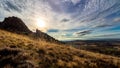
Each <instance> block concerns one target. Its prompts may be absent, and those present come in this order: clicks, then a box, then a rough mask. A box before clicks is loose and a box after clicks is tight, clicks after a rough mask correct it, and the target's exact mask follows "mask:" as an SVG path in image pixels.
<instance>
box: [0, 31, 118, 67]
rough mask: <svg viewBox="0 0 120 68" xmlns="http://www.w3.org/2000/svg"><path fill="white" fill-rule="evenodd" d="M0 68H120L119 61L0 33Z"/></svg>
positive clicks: (116, 58) (110, 57)
mask: <svg viewBox="0 0 120 68" xmlns="http://www.w3.org/2000/svg"><path fill="white" fill-rule="evenodd" d="M0 68H120V58H118V57H112V56H108V55H103V54H98V53H92V52H88V51H85V50H78V49H75V48H73V47H68V46H62V45H58V44H53V43H48V42H45V41H37V40H32V39H30V38H29V37H27V36H23V35H17V34H13V33H10V32H7V31H3V30H0Z"/></svg>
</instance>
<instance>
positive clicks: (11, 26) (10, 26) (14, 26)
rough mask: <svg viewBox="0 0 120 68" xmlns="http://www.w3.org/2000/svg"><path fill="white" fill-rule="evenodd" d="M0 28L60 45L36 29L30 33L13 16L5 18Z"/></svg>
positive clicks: (20, 21)
mask: <svg viewBox="0 0 120 68" xmlns="http://www.w3.org/2000/svg"><path fill="white" fill-rule="evenodd" d="M0 28H1V29H3V30H7V31H10V32H14V33H18V34H23V35H28V36H30V37H32V38H36V39H40V40H44V41H48V42H54V43H62V42H60V41H58V40H56V39H55V38H53V37H51V36H49V35H48V34H46V33H44V32H42V31H40V30H38V29H36V32H32V31H31V30H29V28H28V27H27V26H26V25H25V23H24V22H23V21H22V20H21V19H20V18H18V17H14V16H12V17H7V18H5V19H4V21H3V22H0Z"/></svg>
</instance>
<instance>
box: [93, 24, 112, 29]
mask: <svg viewBox="0 0 120 68" xmlns="http://www.w3.org/2000/svg"><path fill="white" fill-rule="evenodd" d="M110 26H112V24H99V25H96V26H95V28H101V27H102V28H103V27H110Z"/></svg>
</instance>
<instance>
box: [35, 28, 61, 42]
mask: <svg viewBox="0 0 120 68" xmlns="http://www.w3.org/2000/svg"><path fill="white" fill-rule="evenodd" d="M34 36H35V37H36V38H38V39H39V38H40V39H43V40H44V41H49V42H55V43H62V42H60V41H58V40H56V39H54V38H53V37H51V36H49V35H48V34H46V33H43V32H41V31H40V30H38V29H36V33H34Z"/></svg>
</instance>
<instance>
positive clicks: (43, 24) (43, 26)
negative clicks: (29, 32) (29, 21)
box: [37, 19, 46, 28]
mask: <svg viewBox="0 0 120 68" xmlns="http://www.w3.org/2000/svg"><path fill="white" fill-rule="evenodd" d="M37 26H38V27H40V28H45V27H46V23H45V22H44V21H43V20H41V19H38V20H37Z"/></svg>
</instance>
